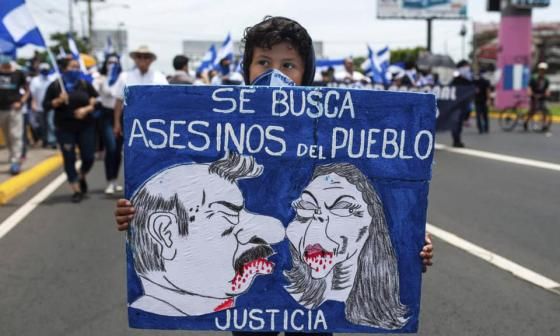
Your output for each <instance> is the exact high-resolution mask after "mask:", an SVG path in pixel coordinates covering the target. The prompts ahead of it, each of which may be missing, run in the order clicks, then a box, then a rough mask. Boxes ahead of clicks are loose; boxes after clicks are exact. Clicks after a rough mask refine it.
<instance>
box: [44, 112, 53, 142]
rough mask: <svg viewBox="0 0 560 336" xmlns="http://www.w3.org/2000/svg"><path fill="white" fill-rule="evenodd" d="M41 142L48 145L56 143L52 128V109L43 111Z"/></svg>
mask: <svg viewBox="0 0 560 336" xmlns="http://www.w3.org/2000/svg"><path fill="white" fill-rule="evenodd" d="M42 123H43V144H44V145H47V146H50V145H55V144H56V136H55V128H54V110H49V111H44V112H43V120H42Z"/></svg>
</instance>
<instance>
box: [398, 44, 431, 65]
mask: <svg viewBox="0 0 560 336" xmlns="http://www.w3.org/2000/svg"><path fill="white" fill-rule="evenodd" d="M423 51H426V48H424V47H415V48H402V49H392V50H391V63H397V62H414V63H416V61H417V60H418V56H419V55H420V53H421V52H423Z"/></svg>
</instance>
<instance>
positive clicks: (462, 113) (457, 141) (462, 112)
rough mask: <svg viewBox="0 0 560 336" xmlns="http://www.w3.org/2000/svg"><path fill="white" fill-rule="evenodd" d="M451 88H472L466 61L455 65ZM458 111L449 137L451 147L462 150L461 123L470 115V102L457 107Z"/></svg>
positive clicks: (469, 70)
mask: <svg viewBox="0 0 560 336" xmlns="http://www.w3.org/2000/svg"><path fill="white" fill-rule="evenodd" d="M450 85H452V86H472V85H474V84H473V75H472V69H471V65H470V64H469V62H467V61H466V60H462V61H459V63H457V71H456V72H455V76H454V78H453V80H452V81H451V84H450ZM458 109H459V111H458V112H457V113H455V120H454V121H453V128H452V129H451V136H452V138H453V147H458V148H463V147H465V144H464V143H463V141H462V139H461V133H462V132H463V121H466V120H467V119H468V117H469V115H470V113H471V100H470V99H468V100H466V101H465V102H464V103H462V104H461V105H460V106H459V107H458Z"/></svg>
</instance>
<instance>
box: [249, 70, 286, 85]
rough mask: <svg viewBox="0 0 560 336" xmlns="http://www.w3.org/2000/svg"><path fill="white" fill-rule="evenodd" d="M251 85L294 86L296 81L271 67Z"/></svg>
mask: <svg viewBox="0 0 560 336" xmlns="http://www.w3.org/2000/svg"><path fill="white" fill-rule="evenodd" d="M251 85H257V86H294V85H296V83H295V82H294V81H293V80H291V79H290V77H288V76H286V75H284V74H283V73H282V72H281V71H279V70H276V69H269V70H267V71H265V72H263V73H262V74H260V75H259V76H258V77H257V78H255V80H254V81H253V82H252V83H251Z"/></svg>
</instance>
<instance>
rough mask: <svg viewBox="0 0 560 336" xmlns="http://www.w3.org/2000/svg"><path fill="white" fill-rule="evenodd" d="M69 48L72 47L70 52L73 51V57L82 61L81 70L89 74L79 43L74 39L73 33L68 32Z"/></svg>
mask: <svg viewBox="0 0 560 336" xmlns="http://www.w3.org/2000/svg"><path fill="white" fill-rule="evenodd" d="M68 48H70V52H71V53H72V58H73V59H75V60H77V61H78V62H79V63H80V71H81V72H83V73H84V74H87V68H86V65H85V63H84V60H83V59H82V58H81V57H80V51H79V50H78V45H76V41H74V39H73V38H72V35H71V34H68Z"/></svg>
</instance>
